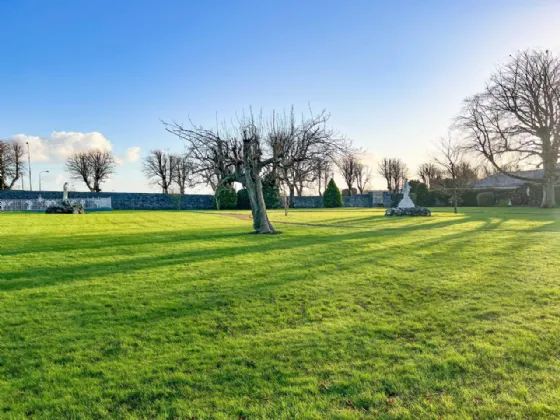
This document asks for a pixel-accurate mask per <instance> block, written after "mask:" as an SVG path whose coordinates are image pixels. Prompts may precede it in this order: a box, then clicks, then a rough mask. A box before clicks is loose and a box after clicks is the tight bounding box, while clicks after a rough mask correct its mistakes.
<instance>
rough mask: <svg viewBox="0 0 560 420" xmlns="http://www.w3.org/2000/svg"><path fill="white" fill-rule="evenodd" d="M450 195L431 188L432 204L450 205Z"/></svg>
mask: <svg viewBox="0 0 560 420" xmlns="http://www.w3.org/2000/svg"><path fill="white" fill-rule="evenodd" d="M449 199H450V197H449V195H447V194H444V193H443V192H441V191H438V190H430V201H431V202H432V204H431V205H432V206H443V207H446V206H449Z"/></svg>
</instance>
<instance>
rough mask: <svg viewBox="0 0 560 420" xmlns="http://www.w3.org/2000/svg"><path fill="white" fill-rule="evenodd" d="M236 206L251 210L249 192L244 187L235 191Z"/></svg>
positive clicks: (240, 208)
mask: <svg viewBox="0 0 560 420" xmlns="http://www.w3.org/2000/svg"><path fill="white" fill-rule="evenodd" d="M237 208H238V209H239V210H251V201H249V193H248V192H247V190H246V189H245V188H242V189H240V190H239V191H237Z"/></svg>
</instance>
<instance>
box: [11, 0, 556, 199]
mask: <svg viewBox="0 0 560 420" xmlns="http://www.w3.org/2000/svg"><path fill="white" fill-rule="evenodd" d="M559 17H560V2H559V1H546V0H543V1H539V0H527V1H520V0H491V1H476V0H471V1H467V0H464V1H459V0H453V1H452V0H447V1H435V0H431V1H430V0H424V1H420V0H416V1H413V0H410V1H404V0H403V1H398V0H395V1H374V0H369V1H358V0H340V1H330V0H323V1H314V0H299V1H292V0H285V1H275V0H270V1H264V0H262V1H233V0H231V1H217V0H216V1H186V0H183V1H168V0H161V1H155V0H154V1H128V0H119V1H114V0H113V1H105V0H100V1H92V0H88V1H81V0H73V1H63V0H53V1H44V0H36V1H28V0H0V62H1V64H0V138H11V137H13V136H16V135H19V137H20V138H22V139H23V138H25V139H30V140H31V141H30V143H31V145H32V158H33V161H32V168H33V175H34V176H33V182H34V184H35V185H34V188H37V187H38V181H37V180H38V173H39V171H41V170H49V171H50V172H49V174H44V175H43V188H44V189H57V190H58V189H61V185H62V183H63V182H64V181H65V180H67V179H68V178H69V177H68V174H66V173H65V172H64V164H63V161H64V156H65V154H67V153H69V152H70V151H72V150H78V149H80V148H83V147H86V146H88V145H101V146H107V147H111V148H112V150H113V152H114V153H115V154H116V155H117V156H118V157H119V159H120V161H121V164H120V166H119V168H118V169H117V173H116V175H115V176H114V178H113V179H112V180H111V182H110V183H109V184H107V185H106V186H105V190H108V191H111V190H117V191H150V190H152V189H151V187H150V186H149V185H148V184H147V182H146V180H145V179H144V177H143V175H142V173H141V172H140V167H141V165H140V159H141V157H142V156H144V155H145V154H146V153H147V152H148V151H149V150H150V149H152V148H168V149H170V150H177V151H180V150H181V149H182V147H183V145H182V144H181V142H180V141H179V140H178V139H176V138H174V137H172V136H171V135H169V134H167V133H166V132H165V131H164V130H163V128H162V125H161V122H160V120H161V119H163V120H171V119H175V120H177V121H186V120H187V119H188V118H189V116H190V118H191V119H193V120H194V121H195V122H196V123H197V124H198V123H200V124H209V125H210V124H213V123H214V121H215V119H216V113H217V114H218V118H220V119H222V118H223V119H229V118H231V117H232V116H233V115H234V113H235V112H239V111H242V110H243V109H247V108H248V107H249V106H253V108H260V107H263V109H264V110H265V111H270V110H271V109H273V108H276V109H287V108H289V107H290V106H291V105H292V104H293V105H295V107H296V110H302V111H303V110H306V109H307V106H308V105H307V104H308V103H310V104H311V106H312V108H313V109H316V110H320V109H322V108H326V109H327V110H328V111H330V112H331V114H332V119H331V121H332V123H333V125H334V126H335V127H336V128H337V129H339V130H340V131H342V132H343V133H345V134H347V135H348V136H349V137H351V138H352V139H354V141H355V142H356V144H357V145H358V146H360V147H361V148H363V149H364V150H367V152H368V154H367V156H366V159H367V160H368V162H369V163H371V165H372V166H374V165H375V164H376V160H378V159H379V158H380V157H393V156H394V157H401V158H403V159H404V160H405V162H406V163H407V164H408V166H409V167H410V168H411V172H412V173H414V172H415V171H416V167H417V166H418V164H420V163H421V162H422V161H425V160H427V159H428V158H429V157H430V154H431V152H430V150H431V147H432V144H433V142H434V141H435V140H437V139H438V138H439V137H441V136H444V135H445V134H446V132H447V127H448V125H449V123H450V122H451V119H452V118H453V116H454V115H455V114H456V113H457V112H458V110H459V108H460V106H461V100H462V99H463V98H464V97H465V96H467V95H470V94H473V93H476V92H477V91H478V90H480V89H481V88H482V87H483V86H484V82H485V80H486V79H487V78H488V76H489V75H490V74H491V72H492V71H493V69H494V68H495V66H496V65H498V64H499V63H500V62H502V61H504V60H505V59H507V57H508V55H509V54H512V53H515V51H517V50H519V49H524V48H528V47H536V48H548V49H551V50H553V51H554V52H555V53H559V52H560V28H559V27H558V25H556V21H557V20H558V18H559ZM87 133H90V134H87ZM91 133H98V134H91ZM25 186H26V188H27V187H28V181H27V179H26V180H25ZM75 186H76V189H78V190H83V188H84V187H83V185H81V184H80V183H79V182H75ZM374 186H378V187H382V186H383V183H382V181H381V180H380V179H379V178H377V179H375V181H374Z"/></svg>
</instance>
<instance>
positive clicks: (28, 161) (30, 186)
mask: <svg viewBox="0 0 560 420" xmlns="http://www.w3.org/2000/svg"><path fill="white" fill-rule="evenodd" d="M25 144H27V163H28V165H29V168H28V169H29V191H33V187H32V185H31V153H30V152H29V142H28V141H26V142H25Z"/></svg>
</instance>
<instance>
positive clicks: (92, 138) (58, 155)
mask: <svg viewBox="0 0 560 420" xmlns="http://www.w3.org/2000/svg"><path fill="white" fill-rule="evenodd" d="M12 139H14V140H18V141H21V142H23V143H25V142H28V143H29V151H30V154H31V161H32V162H64V161H65V160H66V159H67V158H68V157H69V156H70V155H72V154H73V153H75V152H84V151H86V150H89V149H101V150H109V151H110V150H112V148H113V146H112V145H111V142H110V141H109V140H107V139H106V138H105V136H103V134H101V133H98V132H91V133H79V132H66V131H53V132H52V134H51V135H50V136H48V137H37V136H28V135H25V134H16V135H15V136H12Z"/></svg>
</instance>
